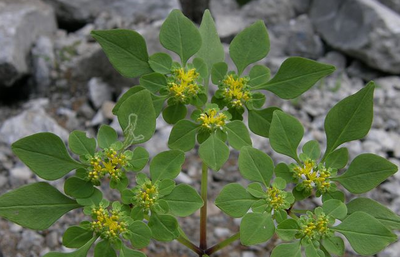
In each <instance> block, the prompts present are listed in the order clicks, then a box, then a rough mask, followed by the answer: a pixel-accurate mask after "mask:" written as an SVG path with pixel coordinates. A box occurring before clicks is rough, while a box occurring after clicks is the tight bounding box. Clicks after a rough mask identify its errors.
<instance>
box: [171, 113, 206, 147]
mask: <svg viewBox="0 0 400 257" xmlns="http://www.w3.org/2000/svg"><path fill="white" fill-rule="evenodd" d="M199 127H200V126H199V125H198V124H195V123H193V122H191V121H188V120H180V121H178V122H177V123H176V124H175V126H174V127H173V128H172V130H171V134H170V135H169V139H168V147H169V148H171V149H179V150H182V151H184V152H187V151H190V150H192V149H193V147H194V145H195V144H196V134H197V131H198V130H199Z"/></svg>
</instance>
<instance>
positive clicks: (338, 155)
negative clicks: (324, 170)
mask: <svg viewBox="0 0 400 257" xmlns="http://www.w3.org/2000/svg"><path fill="white" fill-rule="evenodd" d="M348 161H349V151H348V150H347V148H345V147H342V148H339V149H337V150H335V151H333V152H332V153H330V154H329V155H328V156H327V157H326V160H325V165H326V167H330V168H333V169H342V168H344V167H345V166H346V165H347V162H348Z"/></svg>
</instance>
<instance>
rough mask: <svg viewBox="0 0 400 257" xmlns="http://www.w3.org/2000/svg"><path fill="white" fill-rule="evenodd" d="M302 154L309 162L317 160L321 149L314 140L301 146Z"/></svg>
mask: <svg viewBox="0 0 400 257" xmlns="http://www.w3.org/2000/svg"><path fill="white" fill-rule="evenodd" d="M303 153H305V154H306V155H307V156H308V157H309V158H311V160H318V159H319V157H320V156H321V149H320V148H319V143H318V141H316V140H311V141H308V142H307V143H305V144H304V145H303Z"/></svg>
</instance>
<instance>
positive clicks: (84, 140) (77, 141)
mask: <svg viewBox="0 0 400 257" xmlns="http://www.w3.org/2000/svg"><path fill="white" fill-rule="evenodd" d="M68 145H69V148H70V149H71V151H72V152H73V153H75V154H77V155H86V154H90V155H92V156H93V155H94V152H95V151H96V140H95V139H94V138H88V137H87V136H86V132H85V131H79V130H75V131H73V132H72V133H71V134H70V135H69V139H68Z"/></svg>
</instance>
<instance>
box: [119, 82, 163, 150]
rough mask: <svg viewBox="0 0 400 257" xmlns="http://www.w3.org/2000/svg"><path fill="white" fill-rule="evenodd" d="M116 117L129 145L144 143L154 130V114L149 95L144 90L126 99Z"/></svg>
mask: <svg viewBox="0 0 400 257" xmlns="http://www.w3.org/2000/svg"><path fill="white" fill-rule="evenodd" d="M117 116H118V121H119V124H120V125H121V128H122V130H123V132H124V136H125V141H126V142H129V144H139V143H143V142H146V141H147V140H149V139H150V138H151V137H152V136H153V134H154V132H155V130H156V114H155V111H154V107H153V102H152V99H151V95H150V93H149V92H148V91H146V90H142V91H139V92H137V93H136V94H134V95H132V96H130V97H129V98H128V99H126V100H125V101H124V102H123V103H122V104H121V107H120V108H119V110H118V114H117Z"/></svg>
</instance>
